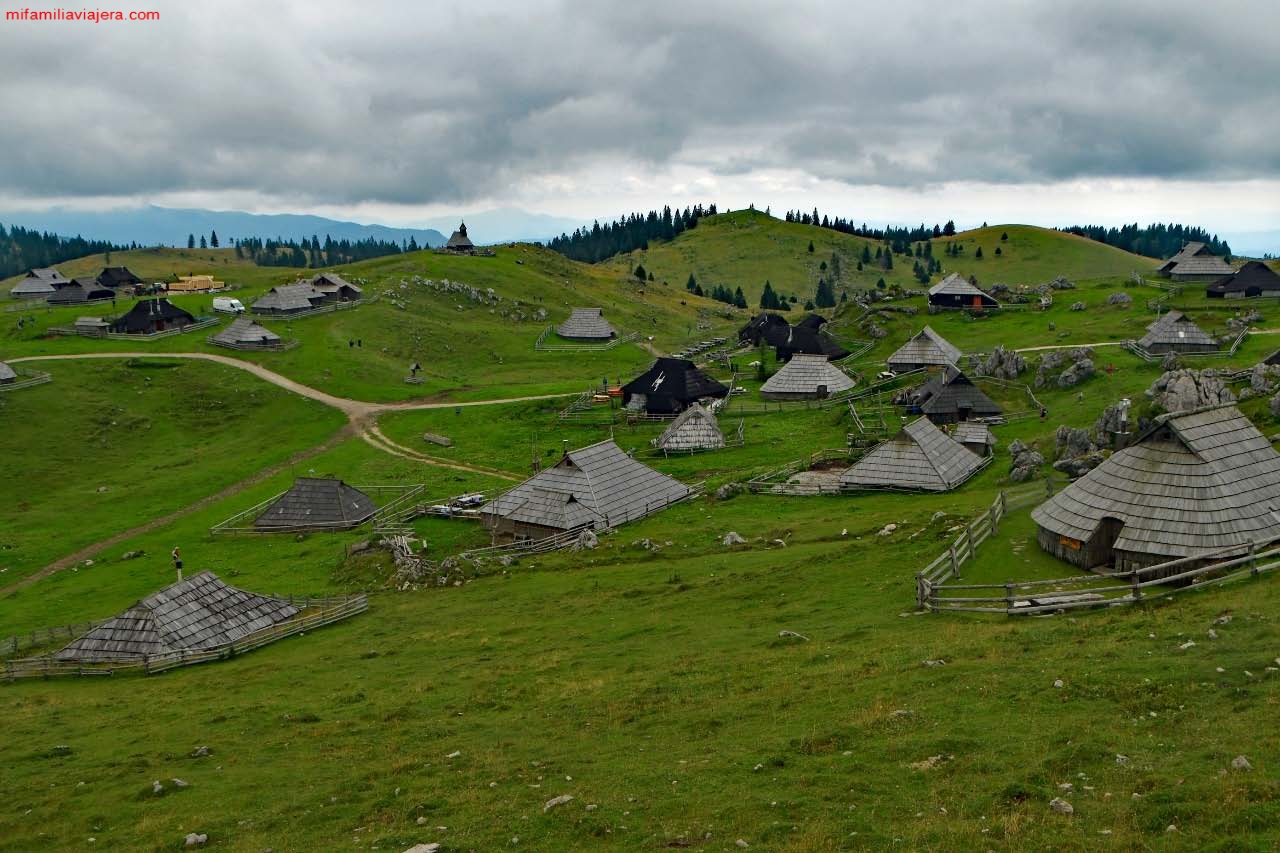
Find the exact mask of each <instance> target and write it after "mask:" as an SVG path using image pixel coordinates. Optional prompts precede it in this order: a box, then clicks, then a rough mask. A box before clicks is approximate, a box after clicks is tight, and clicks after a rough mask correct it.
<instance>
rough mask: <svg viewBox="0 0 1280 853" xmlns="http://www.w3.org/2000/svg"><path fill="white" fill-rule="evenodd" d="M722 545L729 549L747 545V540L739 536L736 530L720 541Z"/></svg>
mask: <svg viewBox="0 0 1280 853" xmlns="http://www.w3.org/2000/svg"><path fill="white" fill-rule="evenodd" d="M720 544H721V545H723V546H725V547H726V548H729V547H732V546H734V545H746V544H747V540H745V539H743V538H742V537H741V536H739V535H738V533H737V531H736V530H730V531H729V532H728V533H726V534H725V535H724V536H723V537H722V538H721V539H720Z"/></svg>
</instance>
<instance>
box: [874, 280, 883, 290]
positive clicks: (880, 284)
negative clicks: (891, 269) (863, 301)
mask: <svg viewBox="0 0 1280 853" xmlns="http://www.w3.org/2000/svg"><path fill="white" fill-rule="evenodd" d="M876 287H878V288H880V289H881V290H884V288H885V284H884V279H882V278H881V279H877V280H876Z"/></svg>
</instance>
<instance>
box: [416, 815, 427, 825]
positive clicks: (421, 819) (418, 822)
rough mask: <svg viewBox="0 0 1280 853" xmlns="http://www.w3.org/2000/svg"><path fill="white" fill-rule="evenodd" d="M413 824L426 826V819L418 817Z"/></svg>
mask: <svg viewBox="0 0 1280 853" xmlns="http://www.w3.org/2000/svg"><path fill="white" fill-rule="evenodd" d="M415 823H417V824H418V826H426V825H427V819H426V818H425V817H419V818H418V819H417V820H416V821H415Z"/></svg>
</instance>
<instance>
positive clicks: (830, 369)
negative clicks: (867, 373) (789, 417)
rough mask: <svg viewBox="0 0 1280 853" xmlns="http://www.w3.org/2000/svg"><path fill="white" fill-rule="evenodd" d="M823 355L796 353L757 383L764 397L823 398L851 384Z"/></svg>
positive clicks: (847, 376)
mask: <svg viewBox="0 0 1280 853" xmlns="http://www.w3.org/2000/svg"><path fill="white" fill-rule="evenodd" d="M854 384H855V383H854V381H853V379H851V378H850V377H849V374H847V373H845V372H844V371H842V370H841V369H840V368H838V367H836V366H835V365H834V364H832V363H831V362H829V361H827V357H826V356H824V355H807V354H796V355H794V356H792V357H791V360H790V361H788V362H787V363H786V364H784V365H783V366H782V369H781V370H779V371H778V372H777V373H775V374H773V375H772V376H770V377H769V378H768V380H766V381H765V383H764V385H762V386H760V396H761V397H762V398H764V399H765V400H825V399H826V398H827V397H830V396H831V395H832V394H840V393H842V392H844V391H848V390H849V389H850V388H852V387H853V386H854Z"/></svg>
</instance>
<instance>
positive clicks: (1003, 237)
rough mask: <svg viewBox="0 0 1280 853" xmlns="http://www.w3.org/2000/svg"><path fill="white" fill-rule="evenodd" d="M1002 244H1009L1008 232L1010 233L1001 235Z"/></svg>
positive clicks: (1006, 232)
mask: <svg viewBox="0 0 1280 853" xmlns="http://www.w3.org/2000/svg"><path fill="white" fill-rule="evenodd" d="M1000 242H1001V243H1007V242H1009V232H1008V231H1005V232H1003V233H1001V235H1000Z"/></svg>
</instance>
